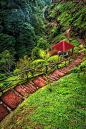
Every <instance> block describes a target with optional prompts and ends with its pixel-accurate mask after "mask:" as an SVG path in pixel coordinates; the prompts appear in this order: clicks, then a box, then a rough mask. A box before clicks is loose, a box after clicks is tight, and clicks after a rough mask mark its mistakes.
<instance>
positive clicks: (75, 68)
mask: <svg viewBox="0 0 86 129" xmlns="http://www.w3.org/2000/svg"><path fill="white" fill-rule="evenodd" d="M78 71H80V69H79V68H78V67H74V68H72V69H71V70H70V73H78Z"/></svg>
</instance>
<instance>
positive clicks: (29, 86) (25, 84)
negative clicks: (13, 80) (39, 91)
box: [25, 83, 35, 92]
mask: <svg viewBox="0 0 86 129" xmlns="http://www.w3.org/2000/svg"><path fill="white" fill-rule="evenodd" d="M25 85H26V86H27V87H29V88H30V89H31V90H32V91H33V92H35V90H34V89H33V88H32V87H31V86H30V85H28V83H25Z"/></svg>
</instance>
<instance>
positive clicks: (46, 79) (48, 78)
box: [43, 76, 53, 82]
mask: <svg viewBox="0 0 86 129" xmlns="http://www.w3.org/2000/svg"><path fill="white" fill-rule="evenodd" d="M43 78H44V79H45V80H47V81H49V82H53V81H52V80H50V79H49V78H47V77H46V76H43Z"/></svg>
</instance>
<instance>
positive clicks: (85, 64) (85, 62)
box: [79, 60, 86, 71]
mask: <svg viewBox="0 0 86 129" xmlns="http://www.w3.org/2000/svg"><path fill="white" fill-rule="evenodd" d="M79 68H80V70H81V71H83V70H84V69H85V68H86V60H85V61H84V62H83V63H81V65H80V66H79Z"/></svg>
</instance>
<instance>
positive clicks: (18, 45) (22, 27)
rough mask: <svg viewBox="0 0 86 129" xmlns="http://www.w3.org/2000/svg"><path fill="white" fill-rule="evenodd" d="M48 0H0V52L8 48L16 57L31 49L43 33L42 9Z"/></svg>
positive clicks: (28, 52)
mask: <svg viewBox="0 0 86 129" xmlns="http://www.w3.org/2000/svg"><path fill="white" fill-rule="evenodd" d="M48 2H50V0H12V1H10V0H4V1H3V0H1V1H0V53H1V52H3V51H5V50H9V52H10V53H11V54H13V55H14V56H15V57H16V59H18V58H19V57H20V58H22V57H23V55H24V53H25V52H27V54H28V55H29V56H30V55H31V52H32V49H33V48H34V47H35V46H36V43H37V41H38V40H39V38H40V37H41V36H42V35H43V31H44V28H45V26H44V23H43V16H42V9H43V8H44V7H45V5H46V3H48Z"/></svg>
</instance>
